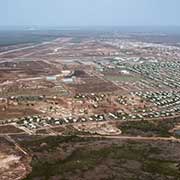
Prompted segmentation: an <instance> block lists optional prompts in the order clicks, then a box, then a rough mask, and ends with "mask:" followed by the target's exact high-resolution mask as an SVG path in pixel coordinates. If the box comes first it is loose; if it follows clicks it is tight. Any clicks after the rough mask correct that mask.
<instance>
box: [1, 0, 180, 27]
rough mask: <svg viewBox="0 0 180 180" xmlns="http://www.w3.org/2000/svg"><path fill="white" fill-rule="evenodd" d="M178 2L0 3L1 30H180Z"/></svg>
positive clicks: (83, 0) (84, 0) (21, 0)
mask: <svg viewBox="0 0 180 180" xmlns="http://www.w3.org/2000/svg"><path fill="white" fill-rule="evenodd" d="M179 9H180V0H0V26H33V25H36V26H65V27H67V26H180V10H179Z"/></svg>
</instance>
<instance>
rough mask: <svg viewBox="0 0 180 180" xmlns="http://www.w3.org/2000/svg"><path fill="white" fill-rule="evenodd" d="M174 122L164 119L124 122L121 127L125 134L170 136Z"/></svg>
mask: <svg viewBox="0 0 180 180" xmlns="http://www.w3.org/2000/svg"><path fill="white" fill-rule="evenodd" d="M173 126H174V125H173V123H171V122H168V121H165V120H162V121H145V120H142V121H138V122H135V121H134V122H132V121H131V122H124V123H122V124H121V125H120V127H119V128H120V129H121V130H122V132H123V133H124V134H128V135H129V134H130V135H146V136H162V137H169V136H171V133H170V132H169V130H170V129H172V128H173Z"/></svg>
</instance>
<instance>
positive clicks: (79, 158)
mask: <svg viewBox="0 0 180 180" xmlns="http://www.w3.org/2000/svg"><path fill="white" fill-rule="evenodd" d="M64 140H65V139H64ZM64 140H63V139H61V140H57V139H56V138H55V141H53V143H52V142H51V141H52V139H51V140H50V139H49V140H48V141H46V142H47V143H50V144H51V145H54V142H56V143H57V142H58V143H60V142H62V141H64ZM66 140H67V142H69V143H70V142H71V141H72V142H73V141H74V140H75V139H74V138H72V137H71V138H69V139H66ZM75 141H76V142H77V139H76V140H75ZM84 143H85V142H84ZM56 145H57V147H59V145H60V144H59V145H58V144H56ZM67 146H68V145H67ZM70 146H71V148H72V144H71V145H70ZM57 147H56V149H55V148H54V150H53V153H55V151H57V149H58V148H57ZM48 148H50V149H51V150H52V147H51V146H50V145H49V144H48ZM69 148H70V147H69ZM71 150H72V151H71V153H69V154H68V155H67V156H65V157H64V159H59V158H58V157H55V156H54V155H53V156H52V155H50V154H49V155H48V154H45V155H44V154H42V153H44V150H42V149H41V152H39V151H38V153H37V152H34V153H35V154H36V155H34V157H33V160H32V167H33V169H32V173H31V174H30V175H29V176H28V177H27V178H26V180H31V179H35V178H37V179H38V178H39V179H42V178H43V179H50V178H51V177H52V176H53V177H54V176H56V177H58V178H60V179H68V177H69V176H71V175H72V174H74V175H78V176H80V175H81V173H84V172H87V171H90V170H92V171H93V170H94V169H95V168H96V167H98V166H99V165H103V166H106V167H107V168H110V171H112V172H113V173H115V174H118V173H119V170H122V171H123V172H127V173H129V172H131V173H134V176H135V177H136V175H138V174H143V173H146V172H148V173H150V174H159V175H160V176H161V175H162V176H163V177H164V176H171V177H174V178H179V177H180V171H179V169H178V162H175V161H173V160H172V161H170V160H166V159H165V160H160V159H159V158H158V157H159V155H162V153H163V152H162V150H161V148H159V147H157V146H154V145H151V144H147V143H138V142H128V143H125V144H120V145H119V144H109V145H105V146H104V145H103V146H101V147H100V146H98V147H96V148H95V146H93V145H92V146H91V145H90V143H88V145H87V143H85V144H84V145H83V146H82V144H81V146H77V147H76V148H75V147H74V148H72V149H71ZM46 151H48V149H46ZM66 151H68V147H67V148H66ZM57 153H58V152H57ZM108 162H113V165H112V164H111V165H110V166H109V165H108ZM128 162H130V163H132V164H131V165H132V166H133V163H134V162H136V163H138V164H140V166H139V167H136V166H135V167H134V168H135V169H131V168H130V169H128V166H127V165H129V164H128ZM112 179H113V178H112ZM134 179H136V178H134Z"/></svg>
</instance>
